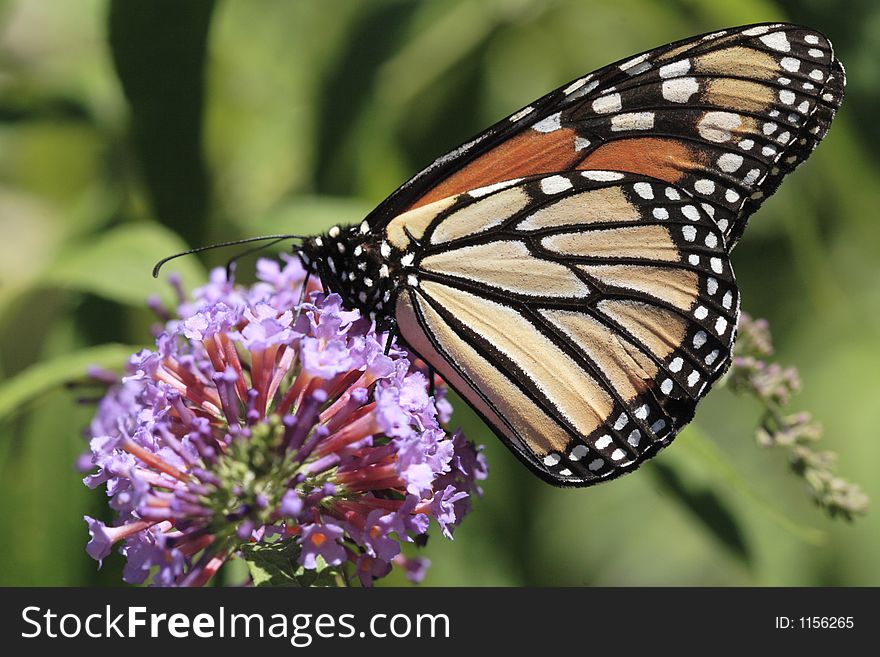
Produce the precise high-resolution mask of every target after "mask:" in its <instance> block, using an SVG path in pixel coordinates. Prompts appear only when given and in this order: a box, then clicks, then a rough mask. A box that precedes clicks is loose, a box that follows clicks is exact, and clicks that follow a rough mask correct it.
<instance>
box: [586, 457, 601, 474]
mask: <svg viewBox="0 0 880 657" xmlns="http://www.w3.org/2000/svg"><path fill="white" fill-rule="evenodd" d="M604 464H605V461H603V460H602V459H593V460H592V461H590V465H588V466H587V468H589V469H590V471H591V472H595V471H596V470H601V469H602V466H603V465H604Z"/></svg>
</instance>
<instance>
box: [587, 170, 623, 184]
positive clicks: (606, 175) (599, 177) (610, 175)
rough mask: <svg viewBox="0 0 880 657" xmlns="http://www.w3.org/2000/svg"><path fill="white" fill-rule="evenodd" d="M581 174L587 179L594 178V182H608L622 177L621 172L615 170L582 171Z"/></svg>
mask: <svg viewBox="0 0 880 657" xmlns="http://www.w3.org/2000/svg"><path fill="white" fill-rule="evenodd" d="M581 175H582V176H583V177H584V178H586V179H587V180H595V181H596V182H610V181H612V180H622V179H623V174H622V173H618V172H617V171H582V172H581Z"/></svg>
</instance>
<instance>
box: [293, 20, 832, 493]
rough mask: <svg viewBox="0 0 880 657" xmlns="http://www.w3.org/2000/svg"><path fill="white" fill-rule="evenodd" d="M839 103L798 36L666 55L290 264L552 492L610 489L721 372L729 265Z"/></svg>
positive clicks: (460, 151)
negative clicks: (408, 354) (393, 346)
mask: <svg viewBox="0 0 880 657" xmlns="http://www.w3.org/2000/svg"><path fill="white" fill-rule="evenodd" d="M844 84H845V74H844V69H843V66H842V65H841V64H840V62H839V61H837V59H836V58H835V56H834V53H833V50H832V47H831V44H830V43H829V41H828V39H827V38H825V37H824V36H823V35H821V34H819V33H818V32H815V31H813V30H810V29H808V28H804V27H800V26H797V25H791V24H784V23H768V24H758V25H749V26H743V27H735V28H731V29H726V30H722V31H718V32H713V33H711V34H705V35H701V36H697V37H693V38H690V39H685V40H682V41H678V42H675V43H672V44H668V45H665V46H661V47H659V48H655V49H653V50H649V51H647V52H644V53H642V54H640V55H636V56H634V57H630V58H628V59H626V60H621V61H619V62H617V63H614V64H611V65H609V66H606V67H605V68H602V69H600V70H598V71H596V72H594V73H590V74H589V75H586V76H584V77H581V78H578V79H577V80H574V81H572V82H571V83H569V84H567V85H565V86H563V87H560V88H559V89H557V90H555V91H552V92H551V93H549V94H547V95H546V96H544V97H542V98H541V99H539V100H537V101H536V102H534V103H532V104H530V105H528V106H527V107H525V108H523V109H521V110H519V111H517V112H515V113H513V114H511V115H510V116H508V117H507V118H505V119H502V120H501V121H499V122H498V123H496V124H495V125H493V126H492V127H490V128H489V129H487V130H485V131H484V132H482V133H481V134H479V135H477V136H476V137H475V138H474V139H472V140H470V141H469V142H467V143H465V144H464V145H462V146H460V147H458V148H456V149H454V150H452V151H450V152H449V153H447V154H446V155H443V156H442V157H440V158H439V159H437V160H436V161H435V162H434V163H433V164H431V165H429V166H428V167H427V168H426V169H424V170H423V171H421V172H420V173H418V174H416V175H415V176H414V177H413V178H411V179H410V180H409V181H408V182H406V183H405V184H404V185H402V186H401V187H400V188H399V189H397V190H396V191H395V192H394V193H393V194H391V196H389V197H388V198H387V199H386V200H385V201H384V202H382V203H381V204H380V205H379V206H378V207H377V208H376V209H375V210H373V211H372V212H371V213H370V214H369V215H368V216H367V217H366V218H365V219H364V220H363V222H362V223H360V224H359V225H354V226H349V227H338V226H337V227H333V228H331V229H330V230H329V231H328V232H327V233H326V234H323V235H320V236H315V237H309V238H304V239H303V241H302V243H301V245H300V246H299V247H297V248H295V250H296V251H297V252H298V253H299V255H300V257H301V259H302V261H303V263H304V264H305V266H306V268H307V269H308V270H309V271H311V272H315V273H317V274H318V275H320V277H321V280H322V281H323V283H324V284H325V286H326V287H327V288H328V289H329V290H332V291H334V292H337V293H339V294H340V295H341V296H342V297H343V299H344V300H345V301H346V302H347V303H348V304H350V306H352V307H356V308H358V309H360V310H361V311H363V312H364V313H367V314H369V315H370V316H371V317H372V318H374V319H376V320H377V321H379V322H388V323H393V325H394V326H395V331H396V332H397V333H398V335H399V336H400V337H401V338H402V339H403V340H404V341H405V343H406V344H407V345H408V346H409V347H410V348H411V349H412V350H413V351H414V352H415V353H416V354H418V355H419V356H421V357H422V359H423V360H425V361H426V362H427V363H428V364H429V365H430V366H431V367H432V368H434V369H435V370H436V371H437V372H439V373H440V374H441V376H442V377H443V378H444V379H445V380H446V381H447V382H448V383H449V384H450V385H451V386H452V387H453V388H454V389H455V390H456V391H457V392H458V393H459V394H460V395H461V396H462V397H463V398H464V399H466V400H467V401H468V402H469V403H470V404H471V405H472V406H473V408H474V409H475V410H476V411H477V412H478V413H479V414H480V415H481V416H482V418H483V419H484V420H485V421H486V422H487V423H488V424H489V425H490V426H491V427H492V428H493V429H494V431H495V432H496V433H497V434H498V436H499V437H500V438H501V440H502V441H503V442H504V443H505V444H506V445H507V446H508V447H509V448H510V449H511V450H512V451H513V452H514V453H515V454H516V455H517V456H518V457H519V458H520V459H521V460H522V461H523V462H524V463H525V464H526V465H527V466H529V467H530V468H531V469H532V470H533V471H534V472H535V473H536V474H538V475H539V476H540V477H542V478H543V479H544V480H546V481H548V482H550V483H552V484H555V485H560V486H588V485H591V484H595V483H598V482H601V481H605V480H609V479H612V478H614V477H616V476H618V475H620V474H623V473H626V472H629V471H632V470H633V469H635V468H636V467H638V466H639V465H640V464H641V463H642V462H644V461H645V460H646V459H648V458H650V457H652V456H653V455H655V454H656V453H657V452H658V451H659V450H660V449H662V448H663V447H665V446H666V445H668V444H669V443H670V442H671V441H672V439H673V438H674V437H675V435H676V433H677V432H678V431H679V430H680V429H681V428H682V427H683V426H684V425H685V424H687V422H689V421H690V420H691V418H692V417H693V415H694V410H695V407H696V405H697V403H698V402H699V400H700V399H701V398H702V397H703V396H704V395H705V394H706V392H707V391H708V390H709V388H710V386H711V385H712V384H713V383H714V382H715V381H716V380H717V379H718V378H719V377H720V376H721V375H722V374H723V373H724V372H725V370H726V369H727V367H728V366H729V364H730V360H731V349H732V345H733V341H734V334H735V331H736V326H737V320H738V316H739V292H738V289H737V285H736V281H735V278H734V273H733V269H732V268H731V263H730V251H731V249H732V248H733V246H734V245H735V244H736V242H737V240H738V239H739V238H740V236H741V235H742V233H743V230H744V228H745V225H746V221H747V220H748V218H749V216H751V214H752V213H753V212H754V211H755V210H756V209H757V208H758V207H759V206H760V205H761V203H762V202H763V200H764V199H765V198H766V197H767V196H769V195H770V194H772V193H773V192H774V191H775V190H776V188H777V187H778V185H779V183H780V182H781V180H782V178H783V177H784V176H785V175H786V174H787V173H789V172H790V171H792V170H793V169H794V168H795V167H796V166H797V165H798V164H800V163H801V162H802V161H803V160H804V159H806V157H807V156H808V155H809V153H810V152H811V151H812V150H813V149H814V148H815V147H816V145H817V144H818V142H819V141H820V140H821V139H822V138H823V137H824V136H825V133H826V132H827V130H828V127H829V125H830V123H831V121H832V119H833V117H834V113H835V111H836V110H837V108H838V107H839V105H840V102H841V100H842V97H843V89H844Z"/></svg>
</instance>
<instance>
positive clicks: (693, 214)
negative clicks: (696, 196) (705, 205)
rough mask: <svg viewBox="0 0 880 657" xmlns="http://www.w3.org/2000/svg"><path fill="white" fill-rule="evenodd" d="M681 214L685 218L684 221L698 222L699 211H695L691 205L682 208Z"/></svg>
mask: <svg viewBox="0 0 880 657" xmlns="http://www.w3.org/2000/svg"><path fill="white" fill-rule="evenodd" d="M681 213H682V214H683V215H684V216H685V218H686V219H690V220H691V221H699V220H700V211H699V210H697V208H695V207H694V206H693V205H684V206H682V208H681Z"/></svg>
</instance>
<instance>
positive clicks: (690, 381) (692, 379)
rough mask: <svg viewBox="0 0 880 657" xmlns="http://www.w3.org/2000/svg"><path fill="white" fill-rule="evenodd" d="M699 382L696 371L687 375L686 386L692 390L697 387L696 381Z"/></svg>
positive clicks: (698, 374) (698, 375)
mask: <svg viewBox="0 0 880 657" xmlns="http://www.w3.org/2000/svg"><path fill="white" fill-rule="evenodd" d="M699 380H700V373H699V372H697V370H694V371H693V372H691V373H690V374H688V385H689V386H690V387H691V388H693V387H694V386H695V385H697V381H699Z"/></svg>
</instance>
